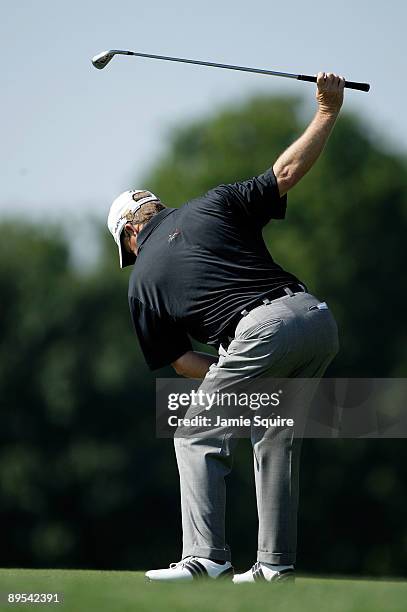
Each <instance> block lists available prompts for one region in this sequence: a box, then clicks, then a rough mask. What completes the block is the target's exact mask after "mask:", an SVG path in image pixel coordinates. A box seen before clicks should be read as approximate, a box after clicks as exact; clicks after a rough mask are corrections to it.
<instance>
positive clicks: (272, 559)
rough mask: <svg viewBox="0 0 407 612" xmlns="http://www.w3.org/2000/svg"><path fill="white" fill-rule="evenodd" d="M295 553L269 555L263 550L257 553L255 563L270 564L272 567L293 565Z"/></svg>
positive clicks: (269, 553)
mask: <svg viewBox="0 0 407 612" xmlns="http://www.w3.org/2000/svg"><path fill="white" fill-rule="evenodd" d="M296 558H297V555H296V553H294V552H292V553H271V552H267V551H265V550H258V551H257V561H260V562H262V563H272V564H273V565H293V564H294V563H295V561H296Z"/></svg>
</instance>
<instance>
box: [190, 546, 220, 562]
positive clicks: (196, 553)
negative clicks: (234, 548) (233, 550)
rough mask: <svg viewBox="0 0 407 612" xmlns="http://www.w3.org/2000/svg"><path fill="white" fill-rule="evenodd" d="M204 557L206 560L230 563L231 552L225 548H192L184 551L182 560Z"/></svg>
mask: <svg viewBox="0 0 407 612" xmlns="http://www.w3.org/2000/svg"><path fill="white" fill-rule="evenodd" d="M190 555H191V556H192V557H203V558H204V559H217V560H218V561H230V559H231V556H230V550H228V549H225V548H210V547H209V546H190V547H189V548H184V550H183V551H182V558H183V559H184V558H185V557H189V556H190Z"/></svg>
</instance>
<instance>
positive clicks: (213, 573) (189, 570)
mask: <svg viewBox="0 0 407 612" xmlns="http://www.w3.org/2000/svg"><path fill="white" fill-rule="evenodd" d="M145 577H146V580H147V581H148V582H155V581H157V582H158V581H167V582H190V581H191V580H199V579H200V578H215V579H217V578H228V579H231V578H232V577H233V567H232V565H231V563H230V561H225V562H224V563H216V562H215V561H211V560H210V559H204V558H203V557H191V556H190V557H185V558H184V559H182V560H181V561H178V563H171V565H170V567H169V568H167V569H159V570H149V571H148V572H146V574H145Z"/></svg>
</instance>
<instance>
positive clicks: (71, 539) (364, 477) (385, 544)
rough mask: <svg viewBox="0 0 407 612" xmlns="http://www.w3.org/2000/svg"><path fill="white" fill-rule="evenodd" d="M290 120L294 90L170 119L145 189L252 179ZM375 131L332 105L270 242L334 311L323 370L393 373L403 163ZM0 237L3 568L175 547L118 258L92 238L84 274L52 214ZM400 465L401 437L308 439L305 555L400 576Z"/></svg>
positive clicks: (172, 197) (399, 339) (170, 497)
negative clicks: (335, 338)
mask: <svg viewBox="0 0 407 612" xmlns="http://www.w3.org/2000/svg"><path fill="white" fill-rule="evenodd" d="M302 115H303V109H302V106H301V102H300V101H299V100H296V99H290V98H270V97H257V98H254V99H251V100H248V101H246V102H245V103H243V104H241V105H240V106H233V107H228V108H225V109H223V110H222V109H221V110H220V111H218V112H216V113H214V114H213V115H212V116H210V117H207V118H202V119H201V120H197V121H194V122H191V123H190V124H189V125H183V126H182V127H176V128H175V129H174V130H173V133H172V134H171V135H170V138H169V141H168V147H167V150H166V151H165V153H164V154H163V156H162V158H161V159H159V160H158V161H157V163H156V164H155V165H154V166H153V167H152V168H151V172H150V173H149V176H147V177H145V179H146V180H145V181H144V185H146V186H148V188H150V189H152V190H153V191H154V192H156V193H158V194H159V195H160V196H161V197H162V199H163V201H164V202H166V203H167V204H168V205H169V206H179V205H181V204H182V203H183V202H184V201H186V200H188V199H190V198H192V197H194V196H198V195H199V194H201V193H202V192H204V191H206V190H207V189H209V188H211V187H213V186H215V185H216V184H219V183H225V182H233V181H236V180H238V179H244V178H248V177H249V176H253V175H255V174H258V173H260V172H262V171H263V170H265V169H266V168H267V167H269V166H270V165H272V164H273V162H274V161H275V159H276V158H277V156H278V154H279V153H280V152H281V151H282V150H283V149H284V148H285V147H286V146H287V145H288V144H290V142H292V141H293V140H294V138H295V137H296V136H297V135H299V133H300V131H301V129H302V128H303V126H304V121H303V119H301V116H302ZM369 129H370V128H369V126H368V125H367V124H366V122H362V121H361V120H360V119H359V118H358V117H355V116H353V115H350V114H346V113H345V114H344V115H343V116H341V117H340V119H339V121H338V124H337V126H336V128H335V131H334V133H333V135H332V137H331V139H330V141H329V143H328V146H327V148H326V150H325V152H324V154H323V156H322V158H321V159H320V161H319V162H318V164H317V165H316V166H315V168H314V169H313V170H312V171H311V172H310V174H309V175H308V176H307V177H306V178H305V179H304V180H303V181H301V183H300V184H299V185H298V186H297V187H296V188H295V189H294V190H293V192H292V193H290V194H289V208H288V215H287V219H286V220H285V221H284V222H280V221H279V222H273V223H271V224H270V225H269V226H268V227H267V228H266V230H265V237H266V240H267V243H268V245H269V248H270V250H271V252H272V253H273V256H274V257H275V259H276V260H277V261H278V262H279V263H280V264H281V265H282V266H283V267H285V268H287V269H288V270H290V271H292V272H294V273H295V274H296V275H298V276H299V277H300V278H301V279H302V280H303V281H304V282H305V283H306V284H307V285H308V287H309V288H310V290H311V291H312V292H313V293H315V294H316V295H318V296H319V297H320V298H321V299H325V300H326V301H328V302H329V304H330V306H331V308H332V310H333V311H334V314H335V316H336V318H337V320H338V323H339V327H340V333H341V345H342V348H341V352H340V354H339V356H338V357H337V359H336V360H335V362H334V364H333V366H332V368H331V372H330V373H331V374H332V375H337V376H379V377H388V376H404V375H405V373H406V368H407V350H406V346H407V342H406V325H405V321H404V311H405V308H404V303H405V300H406V284H405V282H404V280H405V271H404V267H405V247H404V245H405V234H406V227H407V198H406V196H407V179H406V176H407V175H406V163H405V159H404V158H403V157H401V156H399V155H396V154H391V153H388V152H384V151H382V150H381V149H380V147H379V145H378V144H377V143H375V142H373V141H372V140H371V139H370V138H369ZM103 231H104V230H103ZM0 234H1V241H0V291H1V301H0V329H1V334H2V342H1V346H0V397H1V414H2V427H1V433H0V435H1V447H0V495H1V497H0V504H1V521H2V527H3V532H4V535H3V540H2V546H1V548H0V556H1V565H2V566H32V567H39V566H59V567H67V566H70V567H99V568H137V567H138V568H142V567H145V566H146V565H148V566H150V565H151V566H153V565H154V566H158V565H161V564H162V563H164V564H167V563H168V562H169V561H170V560H175V559H176V558H178V557H179V554H180V536H181V533H180V512H179V503H178V481H177V473H176V466H175V459H174V457H173V454H172V449H171V447H172V444H171V443H170V442H169V441H164V440H157V439H155V437H154V428H155V426H154V375H152V374H151V373H149V372H148V370H147V368H146V366H145V364H144V361H143V358H142V356H141V353H140V350H139V348H138V346H137V342H136V339H135V337H134V335H133V332H132V329H131V325H130V318H129V315H128V311H127V299H126V293H127V286H126V284H127V277H128V271H127V272H126V271H120V270H119V269H118V267H117V253H116V250H115V246H114V244H113V241H111V240H107V239H106V234H105V233H104V234H103V235H101V237H100V240H101V243H102V244H103V248H102V254H101V257H100V260H99V262H98V265H97V266H96V267H95V269H93V270H90V271H88V272H82V273H79V272H78V271H77V270H76V269H75V268H73V267H72V265H71V263H70V254H69V248H68V245H67V243H66V241H65V240H64V238H63V237H62V236H61V235H59V234H58V232H57V231H56V229H55V228H54V227H49V228H46V229H45V230H40V229H39V228H38V227H36V226H35V225H31V224H27V223H24V222H22V221H21V220H20V219H18V220H16V222H15V223H13V224H11V223H3V224H2V226H1V227H0ZM159 375H160V376H172V375H173V373H172V372H171V371H170V370H169V369H167V370H163V371H161V372H159ZM236 459H237V460H236V467H235V471H234V473H233V474H232V476H231V477H230V482H229V485H230V496H229V510H228V525H229V540H230V541H231V543H232V547H233V550H234V553H235V561H236V562H237V564H238V565H239V564H240V565H242V566H243V565H249V564H250V563H251V562H252V560H253V558H254V555H255V550H256V538H255V533H256V514H255V500H254V490H253V477H252V463H251V459H250V446H249V444H245V443H244V441H242V442H241V444H240V447H239V452H238V454H237V458H236ZM406 466H407V448H406V445H405V443H404V441H403V440H400V441H392V440H389V441H386V440H383V441H373V440H369V441H366V440H364V441H361V440H355V441H332V440H326V441H312V440H310V441H306V442H305V443H304V452H303V460H302V505H301V511H300V541H299V544H300V545H299V567H300V568H301V569H302V570H308V571H318V572H325V571H326V572H329V571H331V572H334V573H339V572H345V573H352V572H365V573H369V574H380V573H387V574H393V575H397V574H400V573H403V570H404V567H405V564H406V561H407V557H406V554H405V546H404V545H403V544H404V543H405V542H407V530H406V527H405V524H404V513H405V503H406V497H407V484H406V483H407V478H406V476H407V474H406V471H407V467H406ZM248 487H249V488H250V491H249V490H248ZM249 492H251V493H253V495H252V496H250V495H249V494H248V493H249ZM169 527H170V529H169ZM400 543H402V545H400ZM310 551H312V553H311V554H310Z"/></svg>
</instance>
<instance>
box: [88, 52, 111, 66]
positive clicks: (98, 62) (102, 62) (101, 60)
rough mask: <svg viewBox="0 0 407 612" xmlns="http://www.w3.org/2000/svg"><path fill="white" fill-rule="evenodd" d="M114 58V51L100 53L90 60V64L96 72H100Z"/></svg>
mask: <svg viewBox="0 0 407 612" xmlns="http://www.w3.org/2000/svg"><path fill="white" fill-rule="evenodd" d="M114 56H115V51H102V53H98V54H97V55H95V57H93V58H92V64H93V65H94V67H95V68H97V69H98V70H102V69H103V68H104V67H105V66H107V64H108V63H109V62H110V60H111V59H113V57H114Z"/></svg>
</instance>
